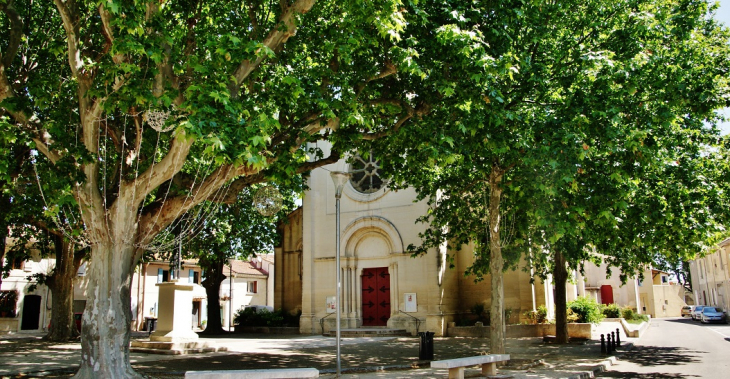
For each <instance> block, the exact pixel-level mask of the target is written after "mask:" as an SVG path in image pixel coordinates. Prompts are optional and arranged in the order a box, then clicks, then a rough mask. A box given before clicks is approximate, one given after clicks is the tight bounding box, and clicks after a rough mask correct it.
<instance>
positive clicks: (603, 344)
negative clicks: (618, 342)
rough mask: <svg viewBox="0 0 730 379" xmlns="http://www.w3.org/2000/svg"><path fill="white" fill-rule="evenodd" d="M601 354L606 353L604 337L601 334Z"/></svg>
mask: <svg viewBox="0 0 730 379" xmlns="http://www.w3.org/2000/svg"><path fill="white" fill-rule="evenodd" d="M601 354H606V337H604V336H603V334H601Z"/></svg>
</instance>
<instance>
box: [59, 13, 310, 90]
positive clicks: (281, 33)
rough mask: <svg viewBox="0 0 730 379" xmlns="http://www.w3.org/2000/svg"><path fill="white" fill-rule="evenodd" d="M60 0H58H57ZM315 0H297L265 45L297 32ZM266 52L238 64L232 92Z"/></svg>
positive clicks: (279, 42)
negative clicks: (299, 18)
mask: <svg viewBox="0 0 730 379" xmlns="http://www.w3.org/2000/svg"><path fill="white" fill-rule="evenodd" d="M57 1H58V0H57ZM314 2H315V0H297V1H296V2H295V3H294V4H292V5H291V6H288V7H287V8H286V10H285V11H284V12H283V13H282V14H281V16H280V18H279V22H278V24H277V25H276V26H275V27H274V28H273V29H272V30H271V31H270V32H269V35H268V36H266V38H265V39H264V41H263V45H264V46H265V47H267V48H269V49H271V50H272V51H276V50H277V49H279V47H280V46H282V45H283V44H284V43H286V41H287V40H288V39H289V37H291V36H293V35H294V34H295V33H296V30H297V26H296V16H297V15H298V14H304V13H307V12H308V11H309V10H310V9H311V8H312V6H313V5H314ZM264 56H265V54H259V56H258V57H256V59H254V60H248V59H247V60H245V61H243V62H241V64H239V65H238V68H236V71H235V72H234V73H233V80H232V82H231V85H230V88H229V89H230V90H231V94H236V93H238V88H239V87H240V86H241V83H243V80H244V79H246V78H247V77H248V76H249V75H250V74H251V72H253V71H254V70H255V69H256V68H257V67H258V66H259V64H261V62H262V61H263V60H264Z"/></svg>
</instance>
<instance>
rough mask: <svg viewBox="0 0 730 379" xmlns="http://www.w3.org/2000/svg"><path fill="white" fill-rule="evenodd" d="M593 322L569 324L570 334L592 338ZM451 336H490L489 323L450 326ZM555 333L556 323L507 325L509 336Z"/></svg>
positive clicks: (540, 335) (533, 335)
mask: <svg viewBox="0 0 730 379" xmlns="http://www.w3.org/2000/svg"><path fill="white" fill-rule="evenodd" d="M592 328H593V325H592V324H577V323H570V324H568V336H570V337H571V338H586V339H590V338H591V330H592ZM447 333H448V336H449V337H483V338H484V337H489V325H486V326H451V325H450V326H449V328H448V332H447ZM546 335H555V324H536V325H507V335H506V337H507V338H523V337H544V336H546Z"/></svg>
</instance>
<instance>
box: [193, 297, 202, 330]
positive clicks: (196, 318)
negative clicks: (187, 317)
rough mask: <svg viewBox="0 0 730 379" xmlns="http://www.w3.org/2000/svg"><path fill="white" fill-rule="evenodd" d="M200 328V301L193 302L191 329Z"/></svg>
mask: <svg viewBox="0 0 730 379" xmlns="http://www.w3.org/2000/svg"><path fill="white" fill-rule="evenodd" d="M199 327H200V300H196V301H193V329H197V328H199Z"/></svg>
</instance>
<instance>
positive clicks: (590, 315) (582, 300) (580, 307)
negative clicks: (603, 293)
mask: <svg viewBox="0 0 730 379" xmlns="http://www.w3.org/2000/svg"><path fill="white" fill-rule="evenodd" d="M568 310H569V313H570V311H572V312H573V313H574V314H575V316H577V320H576V321H575V322H581V323H591V324H598V323H600V322H601V320H603V313H602V312H601V305H600V304H598V303H597V302H596V301H595V300H594V299H593V298H590V297H583V296H581V297H579V298H577V299H575V300H573V301H571V302H569V303H568ZM569 321H570V320H569Z"/></svg>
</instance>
